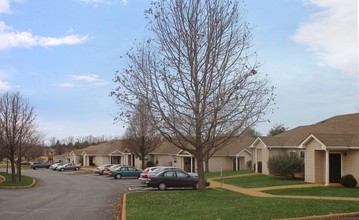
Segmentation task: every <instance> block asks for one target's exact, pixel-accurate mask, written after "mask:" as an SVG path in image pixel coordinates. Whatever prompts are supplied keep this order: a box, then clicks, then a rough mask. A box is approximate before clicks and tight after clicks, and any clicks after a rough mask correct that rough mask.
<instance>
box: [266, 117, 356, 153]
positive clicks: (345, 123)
mask: <svg viewBox="0 0 359 220" xmlns="http://www.w3.org/2000/svg"><path fill="white" fill-rule="evenodd" d="M311 134H313V135H315V136H316V137H317V138H318V139H320V140H321V141H322V142H323V144H325V145H327V146H341V145H345V146H359V113H355V114H348V115H339V116H334V117H332V118H329V119H326V120H323V121H320V122H318V123H315V124H312V125H306V126H299V127H297V128H294V129H291V130H289V131H286V132H283V133H281V134H278V135H276V136H272V137H270V136H269V137H259V139H260V140H261V141H262V142H263V143H264V144H265V145H266V146H267V147H272V146H276V147H280V146H282V147H285V148H287V147H291V146H299V145H300V144H301V143H303V141H304V140H306V139H307V138H308V136H309V135H311Z"/></svg>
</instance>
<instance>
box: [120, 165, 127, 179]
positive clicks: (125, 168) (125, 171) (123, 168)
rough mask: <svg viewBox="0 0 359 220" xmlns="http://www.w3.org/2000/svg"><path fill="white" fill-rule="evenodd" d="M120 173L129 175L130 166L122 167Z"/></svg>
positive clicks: (125, 175)
mask: <svg viewBox="0 0 359 220" xmlns="http://www.w3.org/2000/svg"><path fill="white" fill-rule="evenodd" d="M119 173H120V174H121V176H123V177H127V176H129V174H128V167H121V168H120V172H119Z"/></svg>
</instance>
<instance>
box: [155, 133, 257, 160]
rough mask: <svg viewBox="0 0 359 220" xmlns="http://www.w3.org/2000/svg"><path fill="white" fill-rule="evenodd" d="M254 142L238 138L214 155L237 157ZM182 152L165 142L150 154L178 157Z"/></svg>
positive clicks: (247, 138)
mask: <svg viewBox="0 0 359 220" xmlns="http://www.w3.org/2000/svg"><path fill="white" fill-rule="evenodd" d="M253 141H254V138H252V137H247V136H242V137H239V138H236V139H235V140H234V141H233V142H231V143H229V144H228V145H227V146H226V147H224V148H223V149H221V150H219V151H217V152H216V153H215V154H214V156H235V155H236V154H238V153H239V152H241V151H242V150H244V149H247V148H248V147H249V146H250V145H251V143H252V142H253ZM180 151H181V149H180V148H178V147H176V146H175V145H173V144H171V143H170V142H168V141H163V142H162V143H161V145H160V146H159V147H158V148H156V149H155V150H154V151H152V152H151V153H150V154H166V155H167V154H169V155H176V154H178V153H179V152H180Z"/></svg>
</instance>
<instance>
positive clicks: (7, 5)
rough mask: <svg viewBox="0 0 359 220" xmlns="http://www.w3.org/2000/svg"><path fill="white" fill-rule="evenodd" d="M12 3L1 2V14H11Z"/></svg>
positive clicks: (1, 0)
mask: <svg viewBox="0 0 359 220" xmlns="http://www.w3.org/2000/svg"><path fill="white" fill-rule="evenodd" d="M10 12H11V10H10V2H9V0H0V14H1V13H10Z"/></svg>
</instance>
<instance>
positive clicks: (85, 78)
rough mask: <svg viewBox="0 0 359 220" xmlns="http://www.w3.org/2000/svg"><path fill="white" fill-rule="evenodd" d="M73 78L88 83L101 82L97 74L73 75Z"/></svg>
mask: <svg viewBox="0 0 359 220" xmlns="http://www.w3.org/2000/svg"><path fill="white" fill-rule="evenodd" d="M71 78H72V79H74V80H77V81H87V82H96V81H99V80H100V79H99V76H98V75H96V74H86V75H71Z"/></svg>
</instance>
